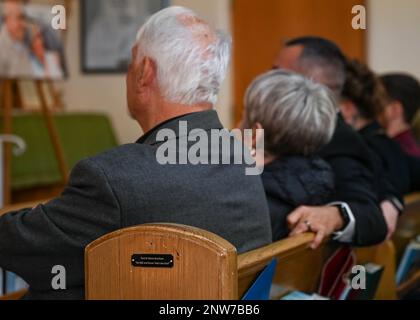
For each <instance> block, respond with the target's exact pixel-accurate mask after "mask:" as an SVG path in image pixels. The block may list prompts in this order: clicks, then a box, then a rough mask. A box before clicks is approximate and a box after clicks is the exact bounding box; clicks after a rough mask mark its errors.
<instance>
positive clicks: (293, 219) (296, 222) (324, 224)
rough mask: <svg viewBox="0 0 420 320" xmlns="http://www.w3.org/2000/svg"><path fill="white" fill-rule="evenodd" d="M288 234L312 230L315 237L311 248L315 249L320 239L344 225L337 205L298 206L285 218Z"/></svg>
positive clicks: (293, 234) (319, 243)
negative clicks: (289, 231)
mask: <svg viewBox="0 0 420 320" xmlns="http://www.w3.org/2000/svg"><path fill="white" fill-rule="evenodd" d="M287 222H288V224H289V229H290V230H291V233H290V236H295V235H298V234H302V233H305V232H314V233H315V234H316V235H315V239H314V241H313V242H312V244H311V248H312V249H317V248H318V247H319V246H320V245H321V243H322V241H323V240H324V239H325V238H327V237H329V236H331V235H332V234H333V233H334V232H336V231H338V230H341V229H342V228H343V225H344V221H343V218H342V217H341V215H340V211H339V209H338V208H337V207H334V206H331V207H327V206H325V207H299V208H298V209H296V210H295V211H293V212H292V213H291V214H290V215H289V217H288V218H287Z"/></svg>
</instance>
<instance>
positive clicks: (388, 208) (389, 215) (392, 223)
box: [381, 201, 399, 240]
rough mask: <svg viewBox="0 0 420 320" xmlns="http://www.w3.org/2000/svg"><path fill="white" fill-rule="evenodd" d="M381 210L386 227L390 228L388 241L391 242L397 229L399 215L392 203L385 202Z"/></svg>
mask: <svg viewBox="0 0 420 320" xmlns="http://www.w3.org/2000/svg"><path fill="white" fill-rule="evenodd" d="M381 209H382V214H383V215H384V218H385V221H386V225H387V226H388V235H387V237H386V239H387V240H389V239H391V237H392V235H393V234H394V232H395V230H396V229H397V223H398V217H399V213H398V210H397V209H396V208H395V207H394V206H393V205H392V203H391V202H390V201H383V202H382V203H381Z"/></svg>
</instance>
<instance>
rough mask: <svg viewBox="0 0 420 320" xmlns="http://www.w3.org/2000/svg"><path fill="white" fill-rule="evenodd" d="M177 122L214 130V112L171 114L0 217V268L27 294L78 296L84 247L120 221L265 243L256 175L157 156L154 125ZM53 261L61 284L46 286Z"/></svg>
mask: <svg viewBox="0 0 420 320" xmlns="http://www.w3.org/2000/svg"><path fill="white" fill-rule="evenodd" d="M181 120H182V121H188V129H189V130H193V129H197V128H201V129H204V130H206V131H207V132H208V131H210V129H219V128H222V125H221V124H220V121H219V119H218V117H217V113H216V112H215V111H208V112H201V113H194V114H190V115H187V116H184V117H182V118H177V119H173V120H172V121H169V122H166V123H164V124H162V125H160V126H159V127H158V128H156V129H154V130H152V131H151V132H149V134H147V135H146V136H144V138H143V139H141V140H140V141H139V142H138V143H136V144H128V145H124V146H121V147H118V148H116V149H113V150H110V151H108V152H105V153H103V154H101V155H98V156H96V157H93V158H89V159H86V160H83V161H81V162H80V163H79V164H77V165H76V167H75V168H74V169H73V171H72V173H71V177H70V182H69V184H68V186H67V187H66V188H65V190H64V192H63V194H62V195H61V196H60V197H59V198H57V199H55V200H53V201H51V202H49V203H47V204H45V205H39V206H38V207H37V208H35V209H27V210H22V211H19V212H12V213H9V214H7V215H5V216H3V217H2V218H0V267H2V268H4V269H6V270H10V271H12V272H15V273H16V274H18V275H20V276H21V277H22V278H23V279H25V280H26V281H27V282H28V283H29V285H30V293H29V295H28V296H27V297H28V298H35V299H83V297H84V270H83V268H84V256H83V255H84V249H85V247H86V245H88V244H89V243H90V242H92V241H93V240H95V239H97V238H99V237H101V236H103V235H105V234H107V233H110V232H112V231H115V230H118V229H121V228H125V227H128V226H133V225H139V224H144V223H157V222H169V223H180V224H186V225H191V226H195V227H199V228H202V229H205V230H209V231H211V232H214V233H216V234H218V235H220V236H222V237H223V238H225V239H227V240H228V241H230V242H231V243H232V244H234V245H235V246H236V247H237V248H238V251H239V252H244V251H248V250H251V249H254V248H257V247H260V246H263V245H265V244H267V243H269V242H270V241H271V227H270V219H269V213H268V207H267V203H266V198H265V194H264V189H263V186H262V183H261V180H260V177H258V176H246V175H245V166H244V165H197V166H193V165H160V164H159V163H158V162H157V160H156V150H157V149H158V147H159V146H160V145H161V144H162V143H158V142H157V141H156V133H157V131H158V129H163V128H170V129H173V130H174V131H175V132H177V135H178V136H179V132H178V124H179V121H181ZM177 139H179V137H177ZM232 163H233V161H232ZM55 265H62V266H64V267H65V268H66V275H67V290H64V291H54V290H52V288H51V280H52V278H53V275H52V273H51V271H52V268H53V266H55Z"/></svg>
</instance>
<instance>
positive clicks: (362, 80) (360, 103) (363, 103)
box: [342, 60, 389, 120]
mask: <svg viewBox="0 0 420 320" xmlns="http://www.w3.org/2000/svg"><path fill="white" fill-rule="evenodd" d="M346 72H347V75H346V83H345V85H344V89H343V94H342V98H343V99H347V100H349V101H351V102H353V104H354V105H355V107H356V108H357V111H358V112H359V114H360V116H362V117H363V118H364V119H367V120H375V119H377V117H378V116H379V115H380V114H381V113H382V112H383V110H384V108H385V106H386V103H387V102H388V100H389V98H388V96H387V94H386V91H385V89H384V86H383V85H382V83H381V81H380V79H379V78H378V76H377V75H376V74H375V73H374V72H373V71H372V70H370V69H369V67H368V66H367V65H365V64H363V63H361V62H359V61H357V60H348V61H347V63H346Z"/></svg>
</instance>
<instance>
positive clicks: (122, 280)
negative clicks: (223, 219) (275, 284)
mask: <svg viewBox="0 0 420 320" xmlns="http://www.w3.org/2000/svg"><path fill="white" fill-rule="evenodd" d="M236 259H237V254H236V249H235V247H234V246H233V245H232V244H230V243H229V242H227V241H226V240H224V239H222V238H220V237H218V236H217V235H214V234H212V233H210V232H207V231H204V230H199V229H197V228H193V227H187V226H181V225H173V224H158V225H141V226H137V227H132V228H128V229H123V230H120V231H116V232H114V233H111V234H109V235H106V236H104V237H102V238H100V239H98V240H97V241H95V242H93V243H92V244H90V245H89V246H88V247H87V248H86V250H85V284H86V285H85V288H86V298H87V299H88V300H90V299H94V300H127V299H128V300H154V299H159V300H190V299H194V300H224V299H236V298H237V260H236Z"/></svg>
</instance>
